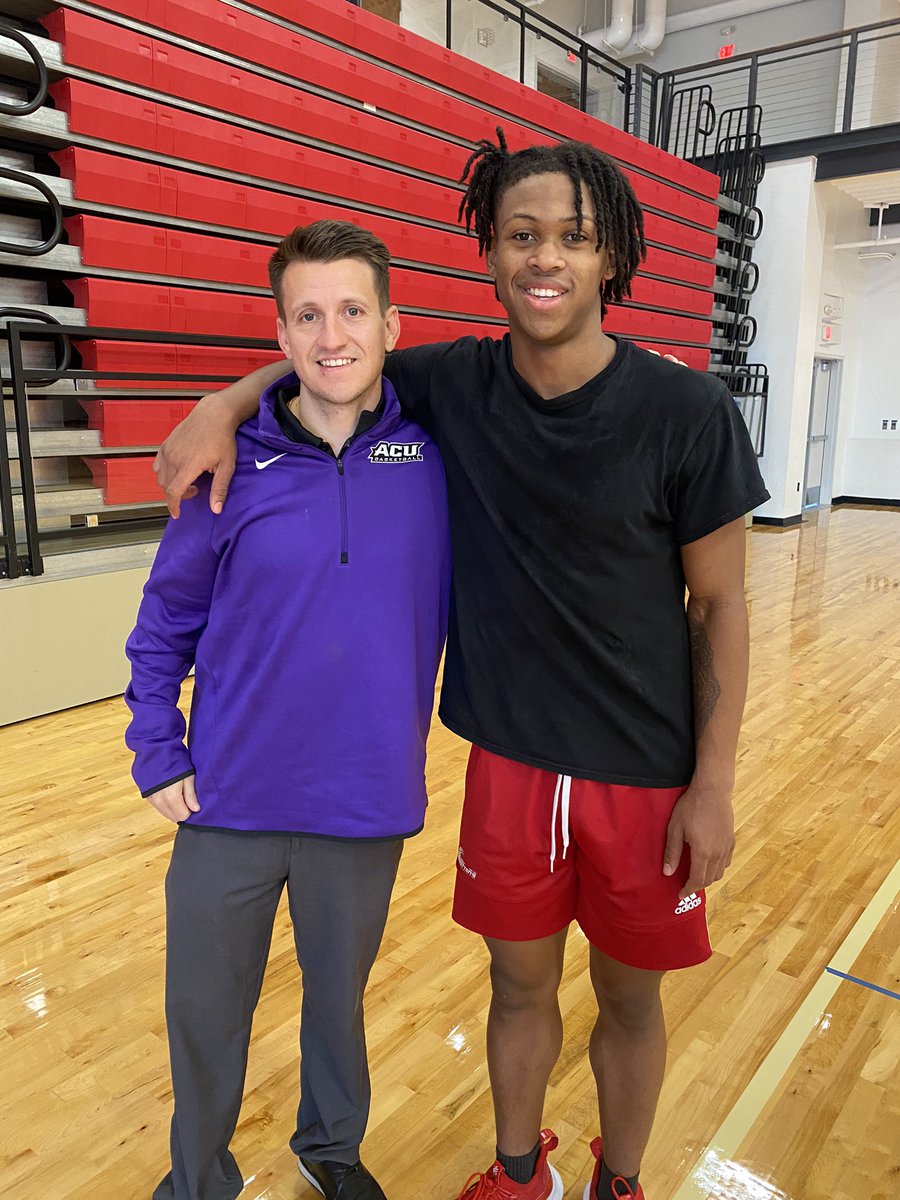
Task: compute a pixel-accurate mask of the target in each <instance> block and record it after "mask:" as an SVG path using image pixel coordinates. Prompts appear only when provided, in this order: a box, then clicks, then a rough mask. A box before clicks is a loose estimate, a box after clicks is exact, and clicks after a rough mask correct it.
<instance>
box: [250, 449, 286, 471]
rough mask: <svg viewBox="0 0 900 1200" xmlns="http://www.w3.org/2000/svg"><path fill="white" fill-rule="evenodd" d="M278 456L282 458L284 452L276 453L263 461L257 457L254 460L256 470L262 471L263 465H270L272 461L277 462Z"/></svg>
mask: <svg viewBox="0 0 900 1200" xmlns="http://www.w3.org/2000/svg"><path fill="white" fill-rule="evenodd" d="M285 453H286V452H285ZM279 458H284V454H276V455H275V457H274V458H267V459H266V461H265V462H260V461H259V459H257V460H256V469H257V471H262V470H263V468H264V467H270V466H271V465H272V463H273V462H278V460H279Z"/></svg>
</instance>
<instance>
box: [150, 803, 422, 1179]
mask: <svg viewBox="0 0 900 1200" xmlns="http://www.w3.org/2000/svg"><path fill="white" fill-rule="evenodd" d="M402 851H403V842H402V840H400V839H395V840H391V841H358V842H352V841H338V840H328V839H325V838H311V837H293V836H291V835H290V834H261V833H238V832H234V833H232V832H230V831H219V830H213V829H195V828H191V827H190V826H181V827H180V828H179V830H178V832H177V833H176V835H175V844H174V847H173V849H172V860H171V863H170V865H169V870H168V874H167V875H166V939H167V941H166V1024H167V1027H168V1033H169V1057H170V1060H171V1066H172V1087H173V1091H174V1095H175V1112H174V1116H173V1118H172V1129H171V1139H170V1141H171V1153H172V1169H171V1171H170V1172H169V1173H168V1174H167V1175H166V1177H165V1178H164V1179H163V1180H162V1182H161V1183H160V1184H159V1186H158V1187H157V1188H156V1190H155V1191H154V1193H153V1200H234V1197H236V1196H237V1195H238V1194H239V1192H240V1191H241V1189H242V1187H243V1178H242V1176H241V1173H240V1171H239V1170H238V1165H237V1162H236V1161H235V1158H234V1155H233V1154H232V1153H231V1151H230V1150H229V1149H228V1143H229V1142H230V1140H231V1137H232V1134H233V1133H234V1129H235V1126H236V1125H237V1120H238V1113H239V1111H240V1107H241V1099H242V1095H243V1088H244V1077H245V1074H246V1069H247V1050H248V1046H249V1042H250V1027H251V1023H252V1020H253V1011H254V1009H255V1008H256V1004H257V1001H258V1000H259V993H260V989H261V988H262V981H263V973H264V971H265V967H266V959H267V958H268V954H269V946H270V944H271V940H272V926H273V923H274V920H275V911H276V909H277V907H278V902H279V899H280V897H281V893H282V890H283V889H284V887H285V886H286V887H287V891H288V901H289V905H290V913H291V920H292V922H293V926H294V942H295V946H296V950H297V961H298V962H299V964H300V969H301V971H302V974H303V1003H302V1007H301V1015H300V1049H301V1067H300V1106H299V1108H298V1110H297V1128H296V1132H295V1133H294V1136H293V1137H292V1138H291V1149H292V1150H293V1152H294V1153H295V1154H297V1155H302V1156H303V1157H304V1158H310V1159H313V1160H322V1159H329V1160H331V1161H335V1162H345V1163H354V1162H356V1161H357V1159H358V1158H359V1144H360V1142H361V1141H362V1137H363V1133H364V1132H365V1128H366V1122H367V1120H368V1115H369V1100H370V1087H369V1070H368V1063H367V1059H366V1038H365V1029H364V1027H363V993H364V992H365V988H366V982H367V980H368V978H369V972H370V970H371V968H372V964H373V962H374V961H375V956H376V954H377V953H378V947H379V945H380V944H381V938H382V934H383V933H384V926H385V922H386V920H387V912H388V904H389V902H390V896H391V889H392V888H393V886H394V880H395V878H396V875H397V868H398V866H399V864H400V855H401V853H402Z"/></svg>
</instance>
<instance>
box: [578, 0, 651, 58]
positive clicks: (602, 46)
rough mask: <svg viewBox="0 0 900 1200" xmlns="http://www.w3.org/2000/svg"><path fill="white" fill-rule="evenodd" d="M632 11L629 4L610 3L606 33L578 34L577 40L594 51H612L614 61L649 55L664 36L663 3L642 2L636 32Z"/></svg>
mask: <svg viewBox="0 0 900 1200" xmlns="http://www.w3.org/2000/svg"><path fill="white" fill-rule="evenodd" d="M633 7H634V5H633V0H621V2H620V0H613V8H612V20H611V21H610V23H609V25H608V26H607V27H606V29H596V30H594V31H593V32H592V33H588V32H585V31H584V30H582V31H581V37H582V38H583V40H584V41H586V42H587V43H588V44H589V45H591V46H596V47H597V49H598V50H604V51H606V52H607V53H608V52H609V51H612V52H613V53H614V54H615V55H616V57H617V58H633V57H634V56H635V55H637V54H652V53H653V52H654V50H658V49H659V47H660V46H661V45H662V41H663V38H664V37H665V36H666V0H644V23H643V25H641V26H640V27H639V28H638V29H637V30H635V29H634V16H633ZM632 34H633V36H632Z"/></svg>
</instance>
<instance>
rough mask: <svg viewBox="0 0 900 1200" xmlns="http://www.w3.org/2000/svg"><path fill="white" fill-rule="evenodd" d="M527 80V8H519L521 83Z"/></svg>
mask: <svg viewBox="0 0 900 1200" xmlns="http://www.w3.org/2000/svg"><path fill="white" fill-rule="evenodd" d="M524 82H525V9H524V8H520V9H519V83H524Z"/></svg>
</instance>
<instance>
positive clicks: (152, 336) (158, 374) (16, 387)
mask: <svg viewBox="0 0 900 1200" xmlns="http://www.w3.org/2000/svg"><path fill="white" fill-rule="evenodd" d="M0 311H2V310H0ZM4 315H5V316H7V317H9V316H14V315H15V314H14V313H13V312H12V310H6V311H5V314H4ZM45 321H46V318H45ZM0 334H2V335H3V336H4V338H5V343H6V347H7V349H8V367H7V368H6V369H3V370H0V396H2V399H3V402H4V406H6V404H7V403H8V402H11V407H12V417H13V420H12V428H8V429H6V430H4V435H3V438H2V441H0V578H5V579H16V578H19V577H20V576H23V575H25V576H27V575H41V574H43V573H44V570H45V564H44V559H45V552H46V549H47V546H48V544H49V543H52V542H54V541H55V542H59V541H60V540H61V532H62V533H64V534H65V541H66V543H67V547H68V548H69V549H71V548H73V545H74V547H75V548H85V549H87V548H88V547H89V546H91V545H96V543H97V538H98V534H99V535H103V538H104V542H103V544H104V546H105V547H107V548H108V547H110V546H116V545H119V544H121V545H128V544H130V543H131V542H132V541H133V532H134V530H135V529H136V528H141V529H148V530H152V531H153V533H152V534H150V535H148V536H156V535H158V534H159V532H160V531H161V530H162V527H163V524H164V521H165V513H164V511H162V510H161V509H160V506H161V505H163V503H164V498H163V495H162V493H160V494H159V497H158V499H156V500H147V501H141V502H137V503H135V504H132V505H130V506H129V508H128V509H117V507H116V506H115V505H109V506H106V507H104V508H103V509H102V512H101V513H100V514H99V515H102V516H103V517H104V521H105V522H111V523H104V525H103V526H102V528H98V527H97V524H96V521H95V522H94V523H93V524H92V523H91V522H85V523H84V524H81V525H74V526H71V527H67V528H65V530H63V531H60V530H59V529H56V530H55V531H51V530H48V529H46V528H42V522H41V514H40V499H41V498H43V497H45V496H46V495H52V490H51V491H49V492H48V491H46V490H42V489H41V488H40V486H39V485H37V482H36V479H35V470H34V454H33V442H34V437H33V435H34V434H35V433H36V432H37V431H35V430H34V429H33V425H32V420H31V413H30V405H31V403H32V402H33V401H37V400H42V399H46V398H47V397H48V396H57V397H58V396H60V395H63V396H65V397H71V398H74V399H75V400H78V399H79V398H80V399H83V400H93V401H96V400H112V401H115V399H116V398H117V397H118V396H120V395H122V393H127V394H128V395H129V396H130V398H132V399H135V398H140V399H141V401H142V402H146V403H147V404H153V402H154V400H172V399H173V398H176V397H177V398H180V399H185V398H186V399H199V398H200V397H201V396H202V395H204V392H205V391H206V390H208V388H209V386H210V385H213V386H215V387H219V386H223V385H224V384H226V383H232V382H233V381H234V380H235V379H236V378H238V377H239V376H238V375H218V374H214V373H207V372H204V373H203V374H200V375H197V374H188V373H186V372H177V371H122V370H116V371H108V370H107V371H100V370H87V369H85V368H83V367H80V366H72V365H71V352H72V350H75V351H77V349H78V343H79V342H80V341H83V340H86V339H90V340H101V341H109V342H116V341H126V342H129V343H135V342H136V343H142V344H146V345H147V346H148V349H149V348H150V347H152V346H154V345H178V346H192V347H217V348H223V347H225V348H233V349H239V350H245V351H254V350H257V351H258V350H277V349H278V345H277V343H276V342H275V341H273V340H270V339H268V338H236V337H218V336H213V335H201V334H185V333H160V332H158V331H156V330H146V329H107V328H99V327H96V326H83V325H61V324H58V323H55V322H53V321H52V319H51V322H50V323H40V322H39V321H37V320H31V321H21V320H10V321H9V323H8V324H7V326H6V328H5V329H2V330H0ZM30 342H39V343H40V342H52V343H54V344H55V345H56V347H57V362H56V365H55V366H52V367H48V366H46V365H42V366H26V365H25V356H24V354H23V344H27V343H30ZM82 380H84V381H98V380H107V381H113V383H114V384H115V386H112V387H102V388H92V389H90V390H83V391H82V390H77V391H76V390H75V389H76V387H77V382H78V381H82ZM65 382H69V383H71V384H72V388H71V389H70V390H66V391H64V392H60V390H59V384H60V383H65ZM135 383H139V384H143V385H144V387H143V388H141V389H140V390H138V389H136V388H134V387H129V385H133V384H135ZM148 383H151V384H156V385H157V387H156V388H155V389H153V390H157V391H159V392H163V393H164V395H163V396H154V395H153V390H149V394H148V389H147V388H146V385H147V384H148ZM190 384H193V385H194V386H193V387H190V386H187V387H186V386H183V385H190ZM179 385H182V386H180V387H179ZM198 385H199V386H198ZM48 388H51V389H52V388H55V389H56V390H55V391H54V392H52V393H48V392H46V391H45V389H48ZM47 432H53V433H59V434H66V433H69V434H71V433H73V432H74V433H77V432H78V430H77V429H75V428H73V427H72V426H71V425H69V426H68V427H67V428H65V429H62V428H59V429H57V428H54V429H51V430H49V431H47ZM10 444H11V445H12V451H11V450H10ZM154 450H155V447H150V448H148V447H147V446H139V447H128V446H115V447H112V446H107V447H104V446H101V445H99V444H98V445H97V446H96V447H91V448H88V449H85V447H83V446H79V445H75V446H73V447H72V448H71V449H68V450H60V451H59V452H58V454H56V452H55V451H54V455H55V456H57V457H59V458H66V459H70V458H74V459H83V458H84V457H86V456H87V457H90V458H97V457H108V458H115V457H120V456H122V455H123V454H124V455H128V454H131V455H142V456H149V454H151V453H153V452H154ZM14 467H17V473H18V477H17V478H16V477H15V475H14V472H13V469H12V468H14ZM56 490H58V491H62V492H66V493H68V492H69V491H70V490H71V489H70V488H68V487H67V486H66V485H63V486H62V487H60V488H58V489H56ZM85 495H86V496H95V495H96V491H95V489H94V488H89V489H85ZM154 509H156V513H155V514H154V512H153V510H154ZM65 513H66V515H67V516H68V517H72V518H76V519H83V518H85V517H87V516H90V517H91V518H98V512H97V508H96V506H95V507H92V508H90V509H88V508H79V507H78V502H77V500H73V501H71V506H70V507H68V508H67V509H66V510H65ZM57 515H58V514H57ZM117 539H119V540H117Z"/></svg>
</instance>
